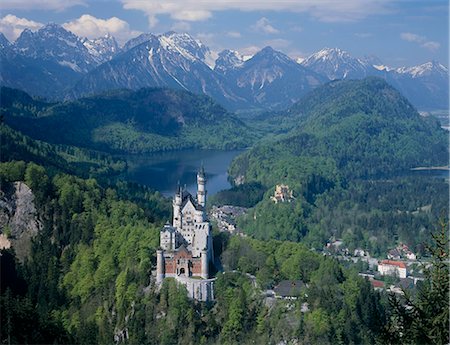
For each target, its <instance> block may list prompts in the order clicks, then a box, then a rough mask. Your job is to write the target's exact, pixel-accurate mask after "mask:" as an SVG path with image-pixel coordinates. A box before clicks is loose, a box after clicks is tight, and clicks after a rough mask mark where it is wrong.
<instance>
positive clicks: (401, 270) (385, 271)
mask: <svg viewBox="0 0 450 345" xmlns="http://www.w3.org/2000/svg"><path fill="white" fill-rule="evenodd" d="M378 272H380V274H381V275H390V276H397V277H399V278H406V276H407V270H406V265H405V263H404V262H401V261H393V260H382V261H381V262H380V263H379V264H378Z"/></svg>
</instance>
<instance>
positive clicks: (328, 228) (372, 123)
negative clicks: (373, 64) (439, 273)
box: [219, 78, 449, 257]
mask: <svg viewBox="0 0 450 345" xmlns="http://www.w3.org/2000/svg"><path fill="white" fill-rule="evenodd" d="M276 119H278V122H279V123H280V124H281V125H280V126H282V127H283V128H284V129H283V131H282V132H281V134H278V135H277V136H275V137H271V138H270V139H267V140H263V141H261V142H260V143H257V144H255V145H254V146H253V147H252V148H251V149H250V150H248V151H246V152H244V153H243V154H241V155H240V156H238V157H237V158H236V159H235V160H234V161H233V162H232V164H231V167H230V174H231V176H232V178H233V179H234V180H236V181H237V180H240V181H244V184H243V185H242V186H245V185H252V184H255V183H256V184H259V185H262V186H264V187H265V190H266V192H265V194H264V197H263V198H262V201H261V202H259V203H258V204H256V206H255V205H254V204H253V205H251V206H254V207H253V208H251V209H250V211H249V212H248V213H247V215H246V216H244V217H241V219H239V220H238V224H239V226H240V228H241V229H242V230H243V231H244V232H245V233H247V234H249V235H251V236H254V237H256V238H259V239H263V240H267V239H278V240H289V241H302V242H304V243H305V244H307V245H308V246H310V247H311V248H316V249H319V248H321V247H323V245H324V244H325V243H326V242H327V241H329V240H330V239H332V238H340V239H342V240H343V241H344V243H345V245H346V246H347V247H348V248H349V249H350V251H353V250H354V249H356V248H364V249H365V250H368V251H369V252H370V254H371V255H373V256H377V257H384V255H385V253H386V252H387V250H389V249H392V248H394V247H395V246H396V245H397V244H398V243H406V244H407V245H408V246H409V247H410V248H412V249H413V250H414V251H415V252H417V253H419V255H420V254H422V253H423V250H424V246H423V244H424V243H428V242H429V241H430V239H431V236H430V233H431V231H432V230H433V226H434V224H436V223H437V222H438V220H439V218H440V217H447V215H448V204H449V196H448V182H446V181H445V180H444V179H443V178H442V179H439V178H436V179H432V178H431V179H430V177H427V176H420V175H418V174H413V173H412V172H411V170H410V169H411V168H414V167H417V166H425V167H426V166H448V134H447V133H446V132H445V131H444V130H442V129H441V128H440V126H439V124H438V122H437V121H436V120H435V119H432V118H426V117H421V116H420V115H419V114H418V113H417V111H416V110H415V109H414V108H413V107H412V106H411V104H410V103H409V102H408V101H407V100H406V99H405V98H404V97H403V96H401V95H400V93H398V92H397V91H396V90H395V89H394V88H392V87H391V86H389V85H388V84H387V83H386V82H385V81H383V80H381V79H378V78H366V79H364V80H359V81H334V82H331V83H329V84H326V85H325V86H323V87H319V88H317V89H315V90H314V91H312V92H311V93H309V94H308V95H306V96H305V97H304V98H303V99H302V100H300V101H299V102H298V103H297V104H295V105H294V106H292V108H290V109H288V110H287V111H286V112H285V113H284V114H282V113H278V114H277V115H275V116H274V117H273V118H269V117H268V116H267V114H262V115H260V117H259V120H258V118H257V122H256V126H257V127H258V128H260V129H261V128H266V129H267V130H270V129H272V127H271V126H272V125H273V124H274V123H276V122H277V120H276ZM282 120H283V121H282ZM277 184H287V185H289V186H290V188H291V189H292V190H293V192H294V196H295V200H294V201H293V202H291V203H288V204H283V203H282V204H276V205H275V204H274V203H273V202H272V201H271V200H270V196H271V195H273V192H274V189H275V185H277ZM235 188H237V187H235ZM242 188H243V187H242ZM219 196H220V194H219ZM244 202H245V200H244Z"/></svg>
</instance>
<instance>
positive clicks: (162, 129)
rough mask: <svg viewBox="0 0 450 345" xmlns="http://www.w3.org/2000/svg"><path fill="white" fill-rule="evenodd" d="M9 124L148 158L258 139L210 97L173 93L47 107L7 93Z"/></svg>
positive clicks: (38, 135) (58, 140) (118, 94)
mask: <svg viewBox="0 0 450 345" xmlns="http://www.w3.org/2000/svg"><path fill="white" fill-rule="evenodd" d="M0 97H1V99H0V101H1V102H0V104H1V108H0V113H1V115H2V116H3V117H4V120H5V122H6V123H7V124H8V125H9V126H11V127H12V128H14V129H17V130H20V131H22V132H23V133H24V134H27V135H29V136H31V137H33V138H35V139H39V140H44V141H48V142H51V143H55V144H68V145H77V146H81V147H87V148H91V149H97V150H103V151H110V152H124V153H144V152H154V151H167V150H177V149H186V148H208V149H212V148H216V149H217V148H218V149H225V148H226V149H232V148H242V147H247V146H248V145H250V143H252V142H253V141H254V140H255V138H254V136H253V135H251V134H250V132H249V130H248V128H247V127H246V126H245V125H244V124H243V123H242V122H241V121H239V120H238V119H236V118H235V117H234V116H233V115H232V114H230V113H228V112H227V111H226V110H225V109H224V108H222V107H221V106H220V105H218V104H217V103H215V102H214V101H213V100H212V99H210V98H209V97H207V96H200V95H194V94H192V93H189V92H186V91H175V90H169V89H154V88H153V89H141V90H139V91H129V90H123V91H113V92H110V93H108V94H103V95H98V96H93V97H89V98H82V99H79V100H76V101H73V102H62V103H44V102H41V101H39V100H35V99H32V98H31V97H30V96H28V95H27V94H25V93H24V92H22V91H18V90H13V89H8V88H2V91H1V94H0Z"/></svg>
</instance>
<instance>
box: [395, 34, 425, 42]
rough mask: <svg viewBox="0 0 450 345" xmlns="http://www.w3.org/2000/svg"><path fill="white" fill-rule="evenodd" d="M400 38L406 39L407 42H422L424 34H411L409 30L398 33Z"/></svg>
mask: <svg viewBox="0 0 450 345" xmlns="http://www.w3.org/2000/svg"><path fill="white" fill-rule="evenodd" d="M400 38H401V39H402V40H404V41H408V42H417V43H422V42H423V41H425V37H424V36H420V35H416V34H413V33H411V32H402V33H401V34H400Z"/></svg>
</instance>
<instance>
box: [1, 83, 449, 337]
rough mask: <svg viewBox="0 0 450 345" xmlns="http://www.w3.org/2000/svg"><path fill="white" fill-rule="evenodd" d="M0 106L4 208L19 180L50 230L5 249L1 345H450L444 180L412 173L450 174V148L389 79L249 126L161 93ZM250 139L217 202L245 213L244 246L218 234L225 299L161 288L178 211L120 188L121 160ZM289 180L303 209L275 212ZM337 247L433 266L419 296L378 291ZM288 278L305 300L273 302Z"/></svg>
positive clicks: (152, 196)
mask: <svg viewBox="0 0 450 345" xmlns="http://www.w3.org/2000/svg"><path fill="white" fill-rule="evenodd" d="M0 108H1V109H0V110H1V115H2V122H1V124H0V135H1V136H0V149H1V156H0V160H1V162H0V201H2V203H7V202H8V201H9V200H12V198H13V195H14V192H15V188H16V184H15V183H16V182H18V181H22V182H24V183H25V184H26V185H27V186H28V187H29V188H30V189H31V191H32V193H33V196H34V204H35V205H36V210H37V215H36V217H37V220H39V223H40V225H41V226H40V230H39V232H38V233H37V235H36V236H35V237H34V238H33V239H32V241H30V243H29V246H30V247H29V255H28V256H26V257H25V258H23V257H20V258H19V257H18V256H17V255H16V252H15V250H14V247H12V248H11V249H3V250H1V252H0V254H1V255H0V263H1V270H0V273H1V279H0V282H1V284H0V288H1V289H0V310H1V313H0V325H1V327H0V333H1V334H0V343H2V344H112V343H118V344H120V343H123V344H280V343H285V344H294V343H296V344H446V343H447V342H448V337H449V332H448V329H449V326H448V320H449V307H450V306H449V291H448V284H449V265H448V257H449V250H448V249H449V242H448V236H447V234H448V219H447V216H448V202H449V199H448V198H449V196H448V181H445V180H444V179H438V178H436V179H430V178H429V177H426V176H425V177H420V176H416V175H411V174H410V173H409V169H410V168H413V167H416V166H419V165H422V166H427V165H448V142H447V137H446V134H445V132H443V131H441V130H440V128H439V126H438V124H437V123H436V122H435V121H434V120H432V119H430V118H422V117H420V116H419V114H418V113H417V112H416V111H415V110H414V109H413V108H412V106H411V105H410V104H409V103H408V102H407V101H406V100H405V99H404V98H403V97H402V96H401V95H400V94H399V93H398V92H397V91H395V90H394V89H393V88H391V87H390V86H389V85H387V84H386V83H385V82H384V81H382V80H379V79H374V78H368V79H365V80H363V81H346V82H340V81H336V82H331V83H329V84H327V85H325V86H323V87H319V88H317V89H316V90H315V91H313V92H312V93H311V94H309V95H307V96H305V98H304V99H303V100H301V101H299V103H297V104H296V105H294V106H293V107H292V108H291V109H289V110H287V111H286V112H279V113H276V114H274V116H273V117H272V118H271V117H270V116H269V115H268V114H262V115H260V116H259V117H258V116H257V117H255V118H254V123H253V126H254V127H251V125H250V124H249V121H246V124H244V123H243V122H242V121H240V120H238V119H237V118H235V117H234V116H233V115H231V114H229V113H228V112H226V111H225V110H224V109H223V108H221V107H220V106H218V105H217V104H216V103H214V102H213V101H211V100H210V99H209V98H207V97H203V96H196V95H192V94H189V93H186V92H181V91H171V90H166V89H143V90H139V91H134V92H131V91H127V90H121V91H116V92H112V93H110V94H105V95H101V96H95V97H91V98H85V99H80V100H77V101H74V102H63V103H54V104H50V103H47V102H43V101H41V100H37V99H33V98H31V97H29V96H28V95H27V94H25V93H22V92H20V91H18V90H12V89H4V88H2V92H1V107H0ZM277 119H278V120H277ZM277 121H278V123H279V128H278V130H273V128H274V127H273V126H275V125H276V123H277ZM56 129H58V130H56ZM269 133H270V134H269ZM257 140H258V141H257ZM183 145H187V146H183ZM249 145H253V147H252V148H251V149H249V150H248V151H246V152H245V153H243V154H242V155H241V156H239V157H237V159H236V160H235V161H234V162H233V163H232V165H231V167H230V173H231V178H232V179H236V180H240V181H243V182H244V183H242V184H237V183H236V184H235V186H234V187H233V188H231V189H229V190H226V191H222V192H219V193H218V194H217V195H215V196H214V197H212V198H211V199H210V201H209V202H211V203H213V204H215V205H225V204H232V205H235V206H242V207H246V208H248V210H247V214H246V215H244V216H242V217H241V218H239V219H238V226H239V227H240V228H241V229H242V230H243V232H244V234H243V235H242V236H239V235H230V234H228V233H224V232H219V231H218V230H217V229H214V233H213V234H214V236H213V241H214V243H213V244H214V253H215V255H216V257H217V260H218V261H220V263H221V265H222V267H223V269H221V270H219V271H218V272H216V273H215V276H216V277H217V280H216V282H215V291H214V295H215V298H216V300H215V301H214V302H208V303H206V302H198V301H194V300H191V299H189V298H188V297H187V291H186V289H185V288H184V287H183V286H182V285H177V284H176V282H175V281H174V280H172V279H166V280H165V281H164V283H163V285H162V287H161V288H160V289H158V288H157V287H156V286H155V281H154V278H152V271H153V270H155V268H156V257H155V251H156V249H157V248H158V246H159V233H160V229H161V227H162V226H163V225H164V224H165V223H166V222H167V221H170V220H171V217H172V215H171V200H169V199H168V198H165V197H163V196H162V195H161V194H160V193H159V192H158V191H155V190H152V189H150V188H148V187H145V186H142V185H138V184H136V183H129V182H124V181H121V180H120V179H118V178H117V176H119V174H120V173H122V172H123V171H125V170H126V169H127V163H126V162H125V161H123V160H121V159H118V158H115V157H114V156H113V155H112V153H113V152H135V153H142V152H153V151H160V150H173V149H180V148H184V147H205V148H222V149H224V148H235V147H246V146H249ZM281 183H284V184H288V185H289V186H290V188H291V189H292V190H293V196H294V199H293V200H292V201H291V202H286V203H277V204H274V203H273V201H271V200H270V196H271V195H273V193H274V190H275V186H276V185H277V184H281ZM2 234H3V235H4V236H6V237H8V238H9V239H10V240H12V241H14V240H15V238H14V236H15V235H14V234H12V233H10V232H9V231H8V229H2ZM331 238H341V239H342V240H343V241H344V243H345V245H346V246H347V247H348V248H349V249H350V250H354V249H356V248H364V249H367V250H369V252H370V253H371V255H373V256H378V257H384V256H385V253H386V251H387V250H388V249H391V248H393V246H395V245H396V244H398V243H399V242H403V243H407V244H408V245H409V246H410V248H411V249H413V250H414V251H415V252H416V253H417V254H418V255H419V256H420V257H422V258H424V259H425V261H426V262H427V263H429V264H431V265H424V266H423V274H424V277H425V280H424V281H423V282H422V283H419V284H418V285H417V288H416V289H415V290H414V291H413V292H411V293H409V292H406V293H405V294H404V295H394V294H388V293H386V292H383V291H376V290H374V288H373V287H372V285H371V283H370V281H369V280H367V279H366V278H364V277H362V276H360V275H358V273H359V272H360V271H361V268H362V267H361V263H360V264H351V263H349V262H344V261H339V260H338V259H337V258H334V257H332V256H330V255H323V254H322V253H321V249H322V248H323V246H324V245H325V244H326V242H327V241H329V240H330V239H331ZM284 280H289V281H296V280H301V281H302V283H303V285H302V287H301V289H300V291H299V292H298V294H297V295H296V296H295V299H287V300H283V299H274V298H272V299H271V298H269V295H268V291H270V290H272V289H273V288H275V287H276V286H277V285H278V284H279V283H280V282H282V281H284Z"/></svg>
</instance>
